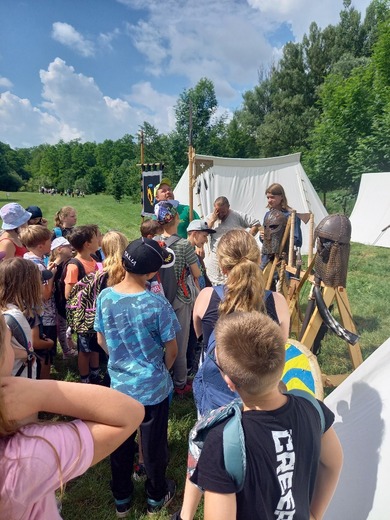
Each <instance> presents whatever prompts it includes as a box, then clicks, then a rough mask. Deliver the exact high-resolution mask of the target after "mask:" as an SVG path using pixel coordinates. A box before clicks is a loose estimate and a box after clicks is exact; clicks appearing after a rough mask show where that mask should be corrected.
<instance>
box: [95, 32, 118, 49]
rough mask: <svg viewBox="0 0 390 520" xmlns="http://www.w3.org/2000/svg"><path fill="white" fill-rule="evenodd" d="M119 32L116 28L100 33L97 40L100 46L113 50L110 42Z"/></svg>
mask: <svg viewBox="0 0 390 520" xmlns="http://www.w3.org/2000/svg"><path fill="white" fill-rule="evenodd" d="M120 34H121V32H120V30H119V29H118V28H116V29H114V30H113V31H110V32H106V33H100V34H99V38H98V41H99V43H100V44H101V46H102V47H105V48H107V49H110V50H111V51H112V50H113V47H112V44H111V43H112V42H113V41H114V40H115V39H116V38H117V37H118V36H119V35H120Z"/></svg>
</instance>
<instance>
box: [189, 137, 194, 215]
mask: <svg viewBox="0 0 390 520" xmlns="http://www.w3.org/2000/svg"><path fill="white" fill-rule="evenodd" d="M194 161H195V150H194V147H193V146H192V144H190V146H189V147H188V189H189V192H188V200H189V206H190V222H191V220H193V216H194V190H193V186H194Z"/></svg>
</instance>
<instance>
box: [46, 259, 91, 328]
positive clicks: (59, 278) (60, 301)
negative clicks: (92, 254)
mask: <svg viewBox="0 0 390 520" xmlns="http://www.w3.org/2000/svg"><path fill="white" fill-rule="evenodd" d="M69 264H75V265H77V267H78V280H81V278H83V277H84V276H85V274H86V273H85V268H84V266H83V264H82V263H81V262H80V260H77V258H71V259H70V260H68V261H67V262H65V263H64V264H60V265H59V266H58V268H57V271H56V274H55V275H54V281H53V285H54V300H55V302H56V308H57V312H58V314H59V315H60V316H62V317H63V318H65V317H66V298H65V277H66V270H67V267H68V265H69Z"/></svg>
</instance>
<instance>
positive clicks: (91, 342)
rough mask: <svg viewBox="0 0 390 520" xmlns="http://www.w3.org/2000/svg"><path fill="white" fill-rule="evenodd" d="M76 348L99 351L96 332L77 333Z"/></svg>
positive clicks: (81, 350)
mask: <svg viewBox="0 0 390 520" xmlns="http://www.w3.org/2000/svg"><path fill="white" fill-rule="evenodd" d="M77 350H78V351H79V352H85V353H86V354H88V353H89V352H100V350H101V348H100V346H99V343H98V342H97V334H96V333H95V334H77Z"/></svg>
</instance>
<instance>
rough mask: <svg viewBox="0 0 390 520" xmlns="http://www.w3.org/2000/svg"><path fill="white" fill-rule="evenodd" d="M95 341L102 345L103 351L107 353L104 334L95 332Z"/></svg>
mask: <svg viewBox="0 0 390 520" xmlns="http://www.w3.org/2000/svg"><path fill="white" fill-rule="evenodd" d="M97 342H98V343H99V345H100V346H101V347H102V349H103V350H104V352H105V353H106V354H107V355H108V347H107V343H106V338H105V337H104V335H103V334H102V333H101V332H98V333H97Z"/></svg>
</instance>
